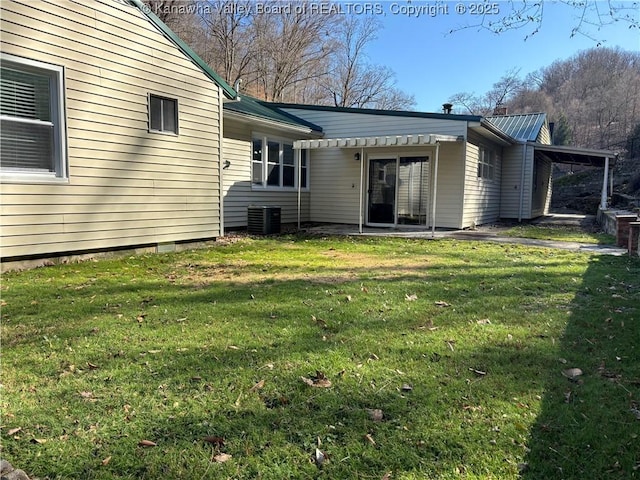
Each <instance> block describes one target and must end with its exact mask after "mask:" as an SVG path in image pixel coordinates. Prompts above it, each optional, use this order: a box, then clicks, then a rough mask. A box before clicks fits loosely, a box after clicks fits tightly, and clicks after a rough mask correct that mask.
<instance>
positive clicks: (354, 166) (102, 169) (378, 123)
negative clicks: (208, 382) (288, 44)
mask: <svg viewBox="0 0 640 480" xmlns="http://www.w3.org/2000/svg"><path fill="white" fill-rule="evenodd" d="M0 14H1V20H0V22H1V23H0V31H1V33H2V45H1V49H0V64H1V65H0V67H1V74H0V78H1V82H0V83H1V89H0V93H1V95H0V98H1V112H0V120H1V122H2V129H1V134H0V137H1V144H0V151H1V162H0V186H1V191H0V223H1V225H2V228H1V230H0V242H1V247H2V249H1V257H2V267H3V268H11V267H7V265H14V264H16V263H18V262H22V263H23V264H24V262H27V263H29V264H37V263H38V262H39V263H42V261H43V259H44V258H47V257H58V258H60V257H62V256H77V255H83V254H89V255H93V254H95V253H97V252H103V251H111V250H128V249H144V250H145V251H166V250H174V249H178V248H182V246H183V245H193V244H198V243H201V242H206V241H209V240H213V239H215V238H217V237H219V236H221V235H223V234H224V230H225V228H226V229H229V228H243V227H246V226H247V223H248V222H247V210H248V208H249V207H250V206H251V205H267V206H269V205H271V206H278V207H280V209H281V218H282V221H283V222H285V223H293V222H298V224H300V223H301V222H307V221H309V222H329V223H345V224H358V225H359V226H360V229H362V227H363V225H371V226H406V227H415V228H431V229H435V228H466V227H471V226H473V225H478V224H483V223H488V222H492V221H495V220H497V219H499V218H516V219H519V220H524V219H530V218H534V217H536V216H539V215H542V214H544V213H546V212H547V211H548V205H549V195H550V185H551V181H550V180H551V163H552V162H567V163H585V164H591V165H597V166H601V167H603V168H604V171H605V177H604V179H603V193H602V204H603V205H605V206H606V200H607V188H606V187H607V177H606V174H607V172H608V166H609V162H610V160H612V159H613V153H612V152H609V151H599V150H585V149H578V148H573V147H557V146H553V145H550V138H551V136H550V128H549V124H548V122H547V120H546V116H545V115H544V114H528V115H502V116H495V117H487V118H484V117H480V116H473V115H455V114H451V113H449V111H445V112H444V113H425V112H408V111H386V110H371V109H354V108H338V107H327V106H311V105H298V104H276V103H268V102H262V101H259V100H256V99H254V98H251V97H248V96H244V95H238V93H237V92H236V90H235V89H233V88H232V87H230V86H229V85H228V84H227V83H225V82H224V81H223V80H222V79H221V78H220V77H219V76H218V75H217V74H216V73H215V72H213V71H212V70H211V69H210V68H209V67H208V66H207V65H206V64H205V63H204V62H203V61H202V60H201V59H200V58H199V57H198V56H197V55H196V54H195V53H194V52H193V51H192V50H191V49H190V48H189V47H188V46H187V45H186V44H184V42H182V41H181V40H180V39H179V38H178V37H177V36H176V35H175V34H174V33H173V32H171V30H169V29H168V28H167V27H166V25H164V24H163V23H162V22H161V21H160V20H159V19H158V18H157V17H156V16H155V15H154V14H153V13H152V12H151V11H150V10H149V9H148V8H146V7H145V6H144V5H143V4H142V3H141V1H140V0H93V1H89V0H84V1H80V2H50V1H41V2H37V3H36V2H31V1H29V0H17V1H13V2H2V3H0Z"/></svg>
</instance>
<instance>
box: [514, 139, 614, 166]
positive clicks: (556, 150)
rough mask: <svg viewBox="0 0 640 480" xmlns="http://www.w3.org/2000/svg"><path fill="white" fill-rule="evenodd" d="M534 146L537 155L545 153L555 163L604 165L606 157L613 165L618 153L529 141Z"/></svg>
mask: <svg viewBox="0 0 640 480" xmlns="http://www.w3.org/2000/svg"><path fill="white" fill-rule="evenodd" d="M527 145H531V146H533V148H534V151H535V153H536V155H538V154H539V155H543V156H545V157H547V158H548V159H549V160H551V161H552V162H554V163H568V164H573V165H587V166H592V167H600V168H602V167H604V166H605V162H606V159H607V158H608V159H609V165H613V164H614V163H615V160H616V158H617V154H616V153H615V152H612V151H611V150H594V149H590V148H578V147H568V146H565V145H544V144H541V143H535V142H528V143H527Z"/></svg>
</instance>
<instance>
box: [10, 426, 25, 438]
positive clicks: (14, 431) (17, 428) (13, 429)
mask: <svg viewBox="0 0 640 480" xmlns="http://www.w3.org/2000/svg"><path fill="white" fill-rule="evenodd" d="M20 430H22V427H16V428H12V429H11V430H9V431H8V432H7V435H9V436H11V435H15V434H16V433H18V432H19V431H20Z"/></svg>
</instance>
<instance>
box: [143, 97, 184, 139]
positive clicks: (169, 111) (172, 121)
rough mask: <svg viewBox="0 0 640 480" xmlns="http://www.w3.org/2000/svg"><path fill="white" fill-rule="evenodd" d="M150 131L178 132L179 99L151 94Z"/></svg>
mask: <svg viewBox="0 0 640 480" xmlns="http://www.w3.org/2000/svg"><path fill="white" fill-rule="evenodd" d="M149 131H151V132H163V133H173V134H176V135H177V134H178V101H177V100H176V99H173V98H165V97H159V96H157V95H152V94H149Z"/></svg>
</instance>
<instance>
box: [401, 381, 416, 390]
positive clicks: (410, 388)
mask: <svg viewBox="0 0 640 480" xmlns="http://www.w3.org/2000/svg"><path fill="white" fill-rule="evenodd" d="M400 390H402V391H403V392H410V391H411V390H413V387H412V386H411V385H409V384H408V383H404V384H403V385H402V386H401V387H400Z"/></svg>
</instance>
